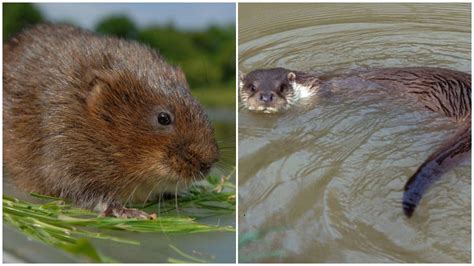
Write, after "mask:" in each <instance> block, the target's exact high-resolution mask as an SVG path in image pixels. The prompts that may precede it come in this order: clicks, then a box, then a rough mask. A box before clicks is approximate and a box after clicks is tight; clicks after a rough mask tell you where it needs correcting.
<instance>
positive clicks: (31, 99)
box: [3, 24, 219, 218]
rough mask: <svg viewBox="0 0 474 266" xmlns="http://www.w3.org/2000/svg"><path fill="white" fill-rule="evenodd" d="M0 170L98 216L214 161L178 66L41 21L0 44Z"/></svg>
mask: <svg viewBox="0 0 474 266" xmlns="http://www.w3.org/2000/svg"><path fill="white" fill-rule="evenodd" d="M3 55H4V61H3V136H4V146H3V147H4V148H3V152H4V163H5V167H6V170H7V175H8V176H9V177H10V178H11V179H12V180H13V181H14V183H16V185H17V186H18V187H20V188H21V189H23V190H26V191H28V192H37V193H42V194H47V195H53V196H59V197H63V198H66V199H70V200H72V201H73V202H74V203H76V204H77V205H78V206H81V207H86V208H91V209H94V208H95V209H97V210H99V211H101V212H103V214H106V215H115V216H119V217H142V218H144V217H148V215H147V214H146V213H143V212H141V211H139V210H134V209H127V208H125V207H124V205H123V204H124V203H126V202H127V201H139V202H143V201H146V200H147V199H148V198H149V197H151V196H152V195H154V194H160V193H164V192H172V193H175V192H176V191H180V190H182V189H184V188H186V187H187V186H189V185H190V184H191V183H192V182H193V181H195V180H199V179H202V178H203V177H204V176H205V175H207V173H208V172H209V170H210V168H211V166H212V165H213V163H214V162H216V160H217V159H218V156H219V152H218V148H217V144H216V141H215V138H214V132H213V129H212V127H211V124H210V122H209V120H208V118H207V116H206V114H205V113H204V111H203V109H202V107H201V106H200V105H199V103H198V102H197V101H196V100H195V99H194V98H193V97H192V96H191V93H190V91H189V88H188V84H187V82H186V78H185V76H184V74H183V72H182V71H181V70H180V69H179V68H177V67H174V66H171V65H169V64H167V63H166V62H165V60H164V59H163V57H161V56H160V55H159V54H158V53H157V52H156V51H154V50H152V49H150V48H148V47H146V46H144V45H141V44H139V43H137V42H133V41H126V40H121V39H117V38H112V37H102V36H97V35H94V34H92V33H90V32H88V31H85V30H82V29H79V28H75V27H71V26H65V25H53V24H41V25H37V26H34V27H33V28H30V29H27V30H25V31H23V32H22V33H20V34H19V35H17V36H15V37H14V38H12V39H11V40H9V41H8V42H7V43H6V44H4V48H3Z"/></svg>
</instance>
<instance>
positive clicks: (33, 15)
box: [3, 3, 43, 41]
mask: <svg viewBox="0 0 474 266" xmlns="http://www.w3.org/2000/svg"><path fill="white" fill-rule="evenodd" d="M42 21H43V16H42V15H41V12H40V11H39V10H38V9H37V8H36V7H35V6H34V5H33V4H28V3H4V4H3V41H6V40H8V39H9V38H10V37H11V36H13V35H14V34H15V33H18V32H19V31H21V30H22V29H23V28H24V27H25V26H28V25H32V24H35V23H38V22H42Z"/></svg>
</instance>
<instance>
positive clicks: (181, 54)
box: [138, 25, 198, 63]
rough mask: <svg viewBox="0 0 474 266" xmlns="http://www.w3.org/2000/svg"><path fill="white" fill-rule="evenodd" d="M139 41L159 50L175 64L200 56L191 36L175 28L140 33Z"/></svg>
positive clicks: (153, 28) (155, 29)
mask: <svg viewBox="0 0 474 266" xmlns="http://www.w3.org/2000/svg"><path fill="white" fill-rule="evenodd" d="M138 40H139V41H140V42H143V43H146V44H148V45H149V46H150V47H152V48H155V49H158V50H159V52H160V54H162V55H163V56H164V57H166V58H167V59H168V60H171V61H172V62H174V63H180V62H183V61H185V60H188V59H189V58H192V57H195V56H197V54H198V51H197V50H196V47H195V46H194V44H193V42H192V40H191V38H190V36H189V34H186V33H184V32H181V31H177V30H176V29H175V28H174V27H173V26H171V25H170V26H167V27H164V28H162V27H157V26H154V27H150V28H147V29H144V30H142V31H141V32H140V33H139V36H138Z"/></svg>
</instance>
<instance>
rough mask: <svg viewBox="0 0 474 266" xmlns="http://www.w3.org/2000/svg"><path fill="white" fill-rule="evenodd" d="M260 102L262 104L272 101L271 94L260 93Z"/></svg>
mask: <svg viewBox="0 0 474 266" xmlns="http://www.w3.org/2000/svg"><path fill="white" fill-rule="evenodd" d="M260 101H262V102H264V103H269V102H271V101H273V92H268V93H261V94H260Z"/></svg>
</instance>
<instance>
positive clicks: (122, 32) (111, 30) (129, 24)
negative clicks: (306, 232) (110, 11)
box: [95, 15, 138, 39]
mask: <svg viewBox="0 0 474 266" xmlns="http://www.w3.org/2000/svg"><path fill="white" fill-rule="evenodd" d="M95 31H96V32H98V33H101V34H108V35H114V36H117V37H120V38H124V39H136V38H137V36H138V29H137V26H136V25H135V23H134V22H133V21H132V20H130V19H129V18H128V17H127V16H122V15H115V16H110V17H106V18H104V19H103V20H101V21H100V22H99V23H98V24H97V26H96V28H95Z"/></svg>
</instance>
